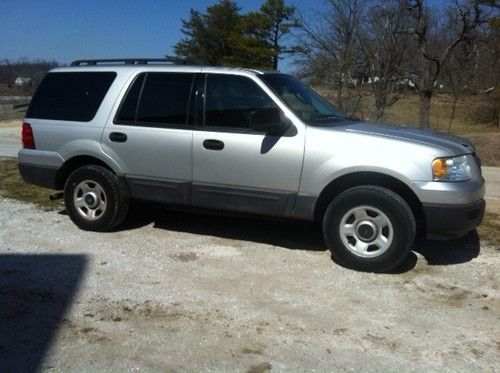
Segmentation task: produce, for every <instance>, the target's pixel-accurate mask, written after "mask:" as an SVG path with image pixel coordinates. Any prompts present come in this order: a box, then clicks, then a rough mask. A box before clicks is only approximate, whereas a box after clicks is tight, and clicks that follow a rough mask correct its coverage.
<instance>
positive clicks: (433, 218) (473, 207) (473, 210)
mask: <svg viewBox="0 0 500 373" xmlns="http://www.w3.org/2000/svg"><path fill="white" fill-rule="evenodd" d="M485 208H486V202H485V201H484V200H483V199H481V200H479V201H477V202H474V203H470V204H464V205H448V204H446V205H444V204H437V203H427V204H425V203H424V204H423V205H422V209H423V212H424V216H425V223H426V224H425V225H426V232H427V238H429V239H453V238H459V237H461V236H463V235H465V234H466V233H467V232H470V231H471V230H473V229H475V228H476V227H477V226H478V225H479V224H481V221H482V220H483V216H484V211H485Z"/></svg>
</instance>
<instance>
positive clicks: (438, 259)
mask: <svg viewBox="0 0 500 373" xmlns="http://www.w3.org/2000/svg"><path fill="white" fill-rule="evenodd" d="M0 250H1V255H0V370H1V371H6V370H7V371H9V368H12V369H14V368H16V370H22V369H19V368H20V367H23V368H34V367H42V368H43V369H51V368H53V369H55V370H63V371H66V370H95V369H105V370H111V371H121V370H123V369H127V370H132V369H143V370H152V371H157V370H161V371H173V370H201V369H213V370H217V371H219V370H231V371H232V370H239V371H247V370H250V371H254V372H256V371H261V372H262V371H266V370H268V369H271V368H272V369H274V370H284V369H294V370H297V369H313V368H314V369H318V370H333V369H336V370H361V369H362V370H372V371H396V370H398V371H400V370H404V371H416V370H419V371H422V370H432V371H438V370H439V371H454V370H462V371H473V370H474V371H475V370H478V369H481V370H489V371H494V370H495V369H497V368H498V363H499V355H498V354H499V348H500V335H499V332H500V330H499V325H500V324H499V304H500V303H499V290H498V284H499V276H498V268H499V265H500V261H499V257H498V250H499V248H498V247H492V246H488V245H484V244H482V245H481V246H480V243H479V240H478V237H477V235H476V234H470V235H469V236H467V237H466V238H464V239H462V240H459V241H452V242H447V243H445V242H428V241H424V242H420V243H417V245H416V253H415V254H413V255H412V256H411V258H409V259H408V261H407V263H406V265H405V268H403V271H402V273H395V274H390V275H379V274H368V273H357V272H354V271H350V270H346V269H343V268H342V267H339V266H337V265H335V264H334V263H333V262H332V261H331V259H330V255H329V254H328V252H327V251H326V250H325V248H324V245H323V243H322V240H321V233H320V231H319V230H318V228H317V227H315V226H312V225H309V224H304V223H298V222H281V221H267V220H265V221H263V220H260V221H259V220H252V219H246V218H231V217H217V216H209V215H198V214H193V213H181V212H173V211H157V210H152V209H143V210H142V211H139V212H136V213H135V216H133V217H132V218H131V219H129V220H128V223H127V226H126V227H125V228H124V230H122V231H119V232H115V233H108V234H98V233H91V232H83V231H80V230H78V229H77V228H76V227H75V226H74V225H73V224H72V223H71V222H70V220H69V219H68V217H67V216H65V215H64V214H63V213H62V212H61V211H57V210H56V211H44V210H43V209H41V208H39V207H36V206H34V205H30V204H26V203H20V202H16V201H12V200H7V199H3V200H0ZM2 364H3V365H4V367H3V368H4V369H2Z"/></svg>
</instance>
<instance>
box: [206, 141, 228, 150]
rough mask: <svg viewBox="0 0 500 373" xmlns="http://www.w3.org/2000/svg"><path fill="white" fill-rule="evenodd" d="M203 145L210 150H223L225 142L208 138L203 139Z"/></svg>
mask: <svg viewBox="0 0 500 373" xmlns="http://www.w3.org/2000/svg"><path fill="white" fill-rule="evenodd" d="M203 147H204V148H205V149H208V150H222V149H224V143H223V142H222V141H220V140H213V139H208V140H205V141H203Z"/></svg>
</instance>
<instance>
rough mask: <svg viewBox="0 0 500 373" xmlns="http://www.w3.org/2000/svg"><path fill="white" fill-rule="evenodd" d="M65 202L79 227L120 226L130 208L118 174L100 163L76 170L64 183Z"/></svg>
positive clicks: (90, 228) (94, 228)
mask: <svg viewBox="0 0 500 373" xmlns="http://www.w3.org/2000/svg"><path fill="white" fill-rule="evenodd" d="M64 203H65V205H66V210H67V211H68V214H69V217H70V218H71V220H72V221H73V222H74V223H75V224H76V225H77V226H78V227H79V228H81V229H84V230H88V231H97V232H105V231H109V230H112V229H113V228H115V227H117V226H118V225H119V224H121V223H122V222H123V220H124V219H125V217H126V216H127V212H128V208H129V200H128V197H127V195H126V193H125V191H124V190H123V188H122V187H121V185H120V183H119V181H118V178H117V177H116V175H115V174H113V173H112V172H110V171H109V170H108V169H106V168H104V167H101V166H97V165H88V166H84V167H80V168H78V169H76V170H75V171H73V173H72V174H71V175H70V176H69V178H68V180H67V181H66V185H65V187H64Z"/></svg>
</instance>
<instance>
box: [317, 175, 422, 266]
mask: <svg viewBox="0 0 500 373" xmlns="http://www.w3.org/2000/svg"><path fill="white" fill-rule="evenodd" d="M377 210H378V212H377ZM353 211H355V212H356V213H359V212H360V211H361V214H362V215H363V216H368V217H366V218H362V219H358V217H359V215H358V217H356V216H355V214H354V212H353ZM351 212H353V213H352V214H351ZM363 212H365V213H366V212H367V213H368V214H367V215H364V214H363ZM380 212H381V213H382V214H379V213H380ZM384 215H385V216H384ZM378 216H382V217H381V221H386V222H387V221H388V222H389V223H390V224H389V223H388V224H387V225H384V223H382V224H378V223H376V222H375V221H380V219H379V220H375V219H377V217H378ZM371 219H374V220H373V222H372V221H371ZM366 222H368V223H366ZM341 224H342V227H347V224H348V225H349V226H350V227H355V228H354V233H353V234H352V235H351V234H350V233H349V229H343V228H342V229H343V231H342V233H341ZM367 224H368V225H369V226H371V227H375V229H370V228H368V232H367V230H366V228H367ZM361 225H364V228H365V229H364V231H363V229H362V228H360V226H361ZM379 225H381V226H383V227H384V228H379ZM389 226H390V228H389ZM351 229H352V228H351ZM415 230H416V224H415V217H414V216H413V213H412V211H411V209H410V207H409V206H408V204H407V203H406V202H405V201H404V200H403V199H402V198H401V197H400V196H399V195H397V194H396V193H394V192H392V191H390V190H388V189H386V188H382V187H378V186H373V185H367V186H359V187H354V188H351V189H348V190H346V191H345V192H343V193H341V194H340V195H339V196H337V197H336V198H335V199H334V200H333V201H332V202H331V203H330V205H329V206H328V208H327V210H326V212H325V216H324V219H323V235H324V238H325V241H326V244H327V246H328V248H329V249H330V251H331V253H332V258H333V260H334V261H335V262H337V263H338V264H340V265H342V266H344V267H347V268H351V269H355V270H359V271H366V272H388V271H390V270H392V269H394V268H396V267H398V265H400V264H401V262H402V261H403V260H404V259H405V258H406V257H407V256H408V253H409V251H410V249H411V248H412V245H413V241H414V239H415ZM346 232H347V233H346ZM380 234H381V235H384V237H385V238H386V239H387V238H388V237H392V238H391V240H392V241H390V240H389V239H387V241H386V242H387V244H385V245H384V244H383V243H382V244H381V245H379V244H375V245H372V244H371V243H376V242H375V241H370V240H376V239H377V238H378V235H380ZM370 235H371V237H368V236H370ZM373 235H377V236H376V237H375V238H373ZM377 242H383V241H377ZM358 243H359V244H360V245H359V246H360V247H361V246H363V247H366V245H368V249H366V252H364V253H362V254H359V253H358V254H356V253H355V252H354V251H356V252H357V248H356V247H355V246H356V245H358ZM377 245H378V246H377ZM370 250H372V253H370V252H369V251H370ZM384 250H385V251H384ZM378 253H380V254H378ZM360 255H365V256H360ZM366 255H375V256H372V257H366Z"/></svg>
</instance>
